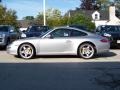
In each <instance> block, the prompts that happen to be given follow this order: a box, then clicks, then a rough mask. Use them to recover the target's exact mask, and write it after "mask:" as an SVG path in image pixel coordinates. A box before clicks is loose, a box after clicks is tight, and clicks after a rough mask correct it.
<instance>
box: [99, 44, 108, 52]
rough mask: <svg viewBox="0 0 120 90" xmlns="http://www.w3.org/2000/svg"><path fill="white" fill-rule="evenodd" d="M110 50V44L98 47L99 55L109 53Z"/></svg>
mask: <svg viewBox="0 0 120 90" xmlns="http://www.w3.org/2000/svg"><path fill="white" fill-rule="evenodd" d="M109 50H110V43H104V44H101V45H99V46H98V47H97V53H104V52H109Z"/></svg>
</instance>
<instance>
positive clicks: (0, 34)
mask: <svg viewBox="0 0 120 90" xmlns="http://www.w3.org/2000/svg"><path fill="white" fill-rule="evenodd" d="M1 34H8V32H0V35H1Z"/></svg>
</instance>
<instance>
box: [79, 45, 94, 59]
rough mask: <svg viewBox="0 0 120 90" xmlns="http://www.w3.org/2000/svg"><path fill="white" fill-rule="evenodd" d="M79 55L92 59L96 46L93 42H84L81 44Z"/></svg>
mask: <svg viewBox="0 0 120 90" xmlns="http://www.w3.org/2000/svg"><path fill="white" fill-rule="evenodd" d="M78 55H79V56H80V57H82V58H84V59H90V58H92V57H93V56H94V55H95V47H94V46H93V45H92V44H89V43H84V44H82V45H80V47H79V49H78Z"/></svg>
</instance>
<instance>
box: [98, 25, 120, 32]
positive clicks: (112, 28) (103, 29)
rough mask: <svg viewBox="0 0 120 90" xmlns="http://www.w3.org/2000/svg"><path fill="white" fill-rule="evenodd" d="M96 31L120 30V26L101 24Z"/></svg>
mask: <svg viewBox="0 0 120 90" xmlns="http://www.w3.org/2000/svg"><path fill="white" fill-rule="evenodd" d="M96 32H120V26H99V27H98V28H97V29H96Z"/></svg>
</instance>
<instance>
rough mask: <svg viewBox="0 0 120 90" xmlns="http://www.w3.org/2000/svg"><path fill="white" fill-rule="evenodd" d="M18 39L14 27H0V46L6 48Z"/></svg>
mask: <svg viewBox="0 0 120 90" xmlns="http://www.w3.org/2000/svg"><path fill="white" fill-rule="evenodd" d="M19 37H20V35H19V33H18V32H17V31H16V30H15V28H14V27H12V26H10V25H0V46H2V47H6V46H7V45H8V44H9V43H11V42H12V41H14V40H16V39H18V38H19Z"/></svg>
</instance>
